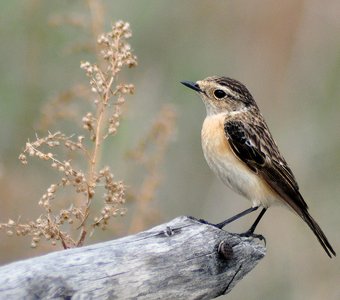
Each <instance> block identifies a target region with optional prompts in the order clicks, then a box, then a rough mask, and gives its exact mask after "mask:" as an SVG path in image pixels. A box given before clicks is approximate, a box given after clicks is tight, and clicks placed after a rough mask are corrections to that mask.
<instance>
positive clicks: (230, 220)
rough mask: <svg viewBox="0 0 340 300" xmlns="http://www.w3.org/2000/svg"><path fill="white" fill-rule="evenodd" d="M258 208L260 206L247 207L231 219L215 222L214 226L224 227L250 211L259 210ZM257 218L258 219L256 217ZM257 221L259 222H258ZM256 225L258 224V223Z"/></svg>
mask: <svg viewBox="0 0 340 300" xmlns="http://www.w3.org/2000/svg"><path fill="white" fill-rule="evenodd" d="M258 208H259V207H258V206H255V207H250V208H248V209H246V210H244V211H242V212H240V213H239V214H237V215H235V216H233V217H231V218H229V219H227V220H225V221H223V222H221V223H218V224H215V225H214V226H215V227H217V228H219V229H222V228H223V227H224V226H225V225H227V224H229V223H231V222H233V221H235V220H237V219H239V218H241V217H243V216H245V215H247V214H249V213H251V212H253V211H255V210H257V209H258ZM261 213H262V212H261ZM256 220H257V219H256ZM259 221H260V220H259ZM257 223H258V222H257ZM256 225H257V224H256ZM256 225H255V227H256ZM253 226H254V225H253ZM253 226H252V227H253ZM254 229H255V228H254Z"/></svg>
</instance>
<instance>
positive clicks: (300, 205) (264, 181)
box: [181, 76, 336, 257]
mask: <svg viewBox="0 0 340 300" xmlns="http://www.w3.org/2000/svg"><path fill="white" fill-rule="evenodd" d="M181 83H182V84H184V85H185V86H187V87H189V88H191V89H193V90H194V91H196V92H197V93H198V94H199V95H200V96H201V98H202V100H203V102H204V104H205V107H206V110H207V116H206V118H205V120H204V123H203V127H202V132H201V137H202V148H203V152H204V156H205V159H206V161H207V163H208V165H209V166H210V168H211V169H212V170H213V171H214V173H215V174H216V175H217V176H218V177H219V178H220V179H221V180H222V182H223V183H224V184H225V185H227V186H229V187H230V188H231V189H232V190H234V191H235V192H237V193H239V194H241V195H243V196H244V197H246V198H247V199H249V200H250V201H251V203H252V207H251V208H249V209H247V210H245V211H243V212H241V213H239V214H237V215H236V216H234V217H232V218H230V219H228V220H226V221H224V222H222V223H219V224H217V225H216V226H217V227H219V228H223V227H224V226H225V225H226V224H228V223H230V222H232V221H234V220H236V219H238V218H240V217H242V216H244V215H246V214H248V213H250V212H252V211H255V210H256V209H258V208H259V207H262V211H261V212H260V214H259V216H258V217H257V219H256V220H255V222H254V224H253V225H252V226H251V228H250V229H249V230H248V231H247V233H246V234H248V235H251V234H253V232H254V230H255V228H256V226H257V224H258V222H259V221H260V219H261V218H262V217H263V215H264V213H265V212H266V210H267V208H268V207H269V206H271V205H272V204H283V205H285V206H287V207H288V208H290V209H291V210H293V211H294V212H295V213H297V214H298V215H299V216H300V217H301V218H302V219H303V220H304V221H305V222H306V223H307V225H308V226H309V227H310V229H311V230H312V231H313V232H314V234H315V236H316V237H317V239H318V240H319V242H320V244H321V245H322V247H323V249H324V250H325V251H326V253H327V255H328V256H329V257H332V255H334V256H335V255H336V253H335V251H334V250H333V248H332V246H331V244H330V243H329V242H328V240H327V237H326V236H325V234H324V233H323V231H322V230H321V228H320V226H319V225H318V224H317V223H316V221H315V220H314V219H313V218H312V216H311V215H310V214H309V212H308V206H307V204H306V202H305V201H304V199H303V198H302V196H301V194H300V192H299V186H298V184H297V182H296V180H295V177H294V175H293V173H292V171H291V169H290V168H289V167H288V164H287V163H286V161H285V159H284V158H283V156H282V155H281V153H280V151H279V149H278V147H277V145H276V143H275V141H274V139H273V137H272V135H271V133H270V132H269V129H268V126H267V124H266V122H265V120H264V118H263V116H262V114H261V112H260V110H259V108H258V106H257V104H256V102H255V100H254V98H253V96H252V95H251V94H250V92H249V91H248V89H247V88H246V87H245V86H244V85H243V84H242V83H240V82H239V81H237V80H234V79H231V78H228V77H219V76H213V77H208V78H206V79H204V80H200V81H197V82H196V83H194V82H190V81H182V82H181Z"/></svg>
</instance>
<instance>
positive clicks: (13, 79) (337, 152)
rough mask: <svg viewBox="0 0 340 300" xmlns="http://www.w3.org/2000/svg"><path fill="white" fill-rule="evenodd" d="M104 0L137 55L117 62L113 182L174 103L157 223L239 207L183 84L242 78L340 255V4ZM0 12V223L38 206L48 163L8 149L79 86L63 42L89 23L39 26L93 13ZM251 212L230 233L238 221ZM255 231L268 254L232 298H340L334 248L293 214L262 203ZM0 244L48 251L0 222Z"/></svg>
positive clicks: (24, 5) (22, 5)
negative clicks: (131, 88)
mask: <svg viewBox="0 0 340 300" xmlns="http://www.w3.org/2000/svg"><path fill="white" fill-rule="evenodd" d="M104 5H105V19H104V23H105V28H106V30H109V29H110V24H111V22H112V21H114V20H118V19H123V20H125V21H128V22H130V24H131V28H132V31H133V37H132V40H131V41H130V42H131V45H132V47H133V49H134V52H135V54H136V55H137V56H138V62H139V66H138V68H136V69H133V70H131V71H128V72H127V73H126V77H127V78H129V81H131V82H133V83H134V84H135V86H136V95H135V96H133V97H130V98H129V104H128V113H127V115H126V116H125V117H124V120H123V125H122V127H121V129H120V132H119V134H118V135H117V137H116V138H114V139H112V143H111V144H110V146H109V147H108V149H107V151H106V152H105V153H106V155H105V157H104V158H103V160H104V161H108V162H112V165H113V169H114V173H115V175H116V177H117V178H118V179H120V178H122V179H125V180H128V178H129V176H130V175H129V174H130V173H131V172H132V171H133V169H131V168H132V167H131V166H130V167H126V161H125V160H123V159H122V156H123V155H124V153H125V152H126V151H127V150H128V149H130V148H131V147H133V145H136V143H137V142H138V140H139V138H140V137H141V136H143V134H145V132H147V130H148V128H149V127H150V124H151V121H152V120H153V119H154V118H155V116H156V115H157V112H158V111H159V109H160V108H161V107H162V105H163V104H165V103H171V104H173V105H174V106H175V108H176V110H177V113H178V116H177V129H176V132H175V135H174V138H173V139H172V142H171V145H170V147H169V150H168V152H167V155H166V157H165V162H164V165H163V166H162V179H163V183H162V185H161V187H160V189H159V190H158V193H157V197H156V199H155V201H154V205H155V206H156V207H157V209H159V213H160V216H161V217H160V218H159V219H158V221H157V223H162V222H165V221H167V220H170V219H171V218H174V217H176V216H179V215H192V216H196V217H199V218H205V219H207V220H209V221H210V222H219V221H221V220H224V219H225V218H227V217H229V216H232V215H234V214H236V213H237V212H240V211H241V210H244V209H246V208H248V207H249V202H247V201H246V200H245V199H243V198H242V197H240V196H238V195H236V194H235V193H233V192H231V191H230V190H229V189H227V188H226V187H225V186H224V185H223V184H222V183H220V182H219V180H218V179H217V178H216V177H215V176H214V175H213V174H212V172H211V171H210V170H209V168H208V166H207V164H206V162H205V160H204V157H203V154H202V150H201V145H200V127H201V124H202V121H203V119H204V116H205V109H204V106H203V104H202V103H201V101H200V99H198V97H197V96H195V95H194V94H193V93H192V92H190V91H188V90H187V89H186V88H184V87H183V86H181V85H180V84H179V81H181V80H192V81H195V80H199V79H202V78H204V77H207V76H210V75H227V76H229V77H233V78H236V79H239V80H240V81H242V82H243V83H245V84H246V85H247V87H248V88H249V90H250V91H251V93H252V94H253V96H254V97H255V99H256V101H257V103H258V105H259V106H260V108H261V110H262V113H263V114H264V116H265V118H266V120H267V122H268V125H269V127H270V128H271V131H272V133H273V135H274V137H275V139H276V141H277V143H278V145H279V147H280V149H281V151H282V153H283V154H284V156H285V158H286V160H287V161H288V163H289V164H290V166H291V168H292V169H293V171H294V173H295V175H296V178H297V180H298V182H299V185H300V188H301V192H302V194H303V195H304V197H305V199H306V201H307V203H308V204H309V206H310V211H311V214H312V215H313V216H314V217H315V218H316V220H317V221H318V222H319V223H320V225H321V227H322V228H323V229H324V231H325V232H326V234H327V236H328V237H329V239H330V241H331V243H332V244H333V246H334V249H335V250H336V251H337V252H338V253H339V252H340V251H339V249H340V233H339V230H340V218H339V213H340V202H339V194H340V134H339V132H340V121H339V120H340V118H339V113H340V84H339V83H340V2H339V1H337V0H329V1H317V0H311V1H301V0H288V1H274V0H270V1H269V0H265V1H259V0H255V1H245V0H242V1H201V0H200V1H198V0H197V1H179V0H173V1H159V0H152V1H151V0H147V1H146V0H145V1H132V0H120V1H118V0H115V1H104ZM0 11H1V12H0V38H1V46H0V68H1V74H2V76H1V80H0V120H1V126H0V137H1V141H2V142H1V143H0V187H1V189H0V193H1V194H0V202H1V210H0V221H1V222H6V221H7V220H8V218H13V219H16V218H17V217H18V216H19V215H20V216H21V220H22V221H25V220H27V219H30V218H36V217H37V216H38V215H39V214H40V213H41V210H40V209H39V208H38V205H37V199H39V197H40V196H41V195H42V193H44V191H45V189H46V186H48V184H49V183H50V182H51V181H53V178H54V177H53V176H54V173H53V171H51V170H50V169H49V168H45V167H44V164H43V163H41V162H39V161H36V160H34V161H32V162H31V163H30V165H31V166H30V167H24V166H22V165H21V164H20V162H19V161H18V160H17V157H18V155H19V153H20V151H21V149H22V147H23V146H24V144H25V142H26V140H27V138H29V137H31V138H34V134H35V132H36V128H35V124H36V121H37V120H38V119H39V118H40V115H41V112H40V110H41V106H42V105H43V104H44V103H45V102H46V101H47V99H48V98H49V97H51V96H53V95H56V94H58V93H59V92H60V91H62V90H65V89H67V88H69V87H70V86H72V85H73V84H75V83H77V82H82V83H86V78H85V76H84V74H83V72H82V71H81V70H80V69H79V62H80V60H83V59H90V60H92V61H93V60H94V58H93V57H91V56H89V55H88V54H86V53H74V54H68V53H67V48H68V46H70V45H72V43H77V42H79V43H81V42H84V41H87V40H88V39H89V37H88V33H86V32H84V30H83V29H80V28H73V27H70V26H61V27H55V26H49V25H48V23H49V20H50V18H51V17H53V16H55V15H58V14H61V15H62V14H66V15H74V16H78V15H80V16H81V15H89V11H88V7H87V4H86V2H85V1H66V0H59V1H41V0H25V1H18V0H14V1H1V10H0ZM65 49H66V50H65ZM73 130H74V128H71V127H70V128H67V133H70V134H71V133H72V132H73ZM127 183H128V182H127ZM132 209H133V208H132ZM128 214H129V213H128ZM254 218H255V215H252V216H249V217H246V218H243V219H242V220H240V221H238V222H236V223H234V224H232V225H230V226H229V227H228V228H227V230H230V231H235V232H242V231H245V230H246V229H248V227H249V226H250V224H252V222H253V220H254ZM257 232H258V233H262V234H263V235H265V236H266V238H267V256H266V257H265V259H264V260H263V261H261V263H260V264H259V265H258V266H257V267H256V268H255V269H254V270H253V271H252V272H251V273H250V274H249V275H248V276H247V277H246V278H245V279H244V280H242V281H241V282H240V283H239V284H238V285H237V286H236V287H235V288H234V290H233V291H232V292H231V294H229V295H228V296H227V297H228V299H310V300H318V299H339V298H340V263H339V259H338V258H336V259H332V260H330V259H329V258H328V257H327V256H326V254H325V253H324V252H323V250H322V248H321V246H320V245H319V244H318V242H317V240H316V239H315V238H314V236H313V234H312V233H311V232H310V230H309V229H308V228H307V226H306V225H305V224H304V223H303V222H302V221H300V220H299V219H298V218H297V217H296V216H295V215H293V214H291V213H290V212H289V211H287V210H285V209H282V208H272V209H270V210H269V212H268V213H267V214H266V216H265V218H264V219H263V221H262V222H261V223H260V225H259V227H258V229H257ZM122 234H124V233H122ZM110 238H112V236H108V235H105V236H103V237H102V238H100V237H98V238H96V239H93V240H91V242H96V241H100V240H102V239H110ZM0 241H1V244H0V264H5V263H8V262H11V261H15V260H18V259H22V258H26V257H32V256H36V255H39V254H41V253H45V252H47V251H51V248H50V247H48V246H45V247H46V248H44V247H40V248H39V249H36V250H33V249H31V248H30V247H29V244H30V241H29V239H22V238H9V237H7V236H6V235H5V233H3V232H0ZM222 298H223V297H222ZM222 298H221V299H222Z"/></svg>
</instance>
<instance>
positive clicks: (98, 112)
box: [0, 1, 137, 248]
mask: <svg viewBox="0 0 340 300" xmlns="http://www.w3.org/2000/svg"><path fill="white" fill-rule="evenodd" d="M90 2H91V1H90ZM130 37H131V31H130V26H129V24H128V23H126V22H123V21H118V22H116V23H115V24H114V25H113V26H112V30H111V31H110V32H108V33H106V34H101V35H100V36H99V38H98V41H97V43H98V49H100V56H101V58H102V61H101V62H100V63H98V64H92V63H90V62H82V63H81V68H82V69H83V70H84V71H85V73H86V75H87V77H88V78H89V84H90V88H91V91H92V93H93V94H94V95H95V97H94V100H93V107H94V111H88V112H87V113H86V114H85V115H84V116H83V117H82V123H83V128H84V129H85V130H86V131H87V134H84V135H72V136H68V135H66V134H64V133H62V132H59V131H58V132H55V133H49V134H48V135H47V136H46V137H42V138H41V137H38V136H36V139H35V141H28V142H27V143H26V147H25V149H24V151H23V153H21V154H20V156H19V159H20V161H21V162H22V163H23V164H27V162H28V160H27V159H28V157H37V158H39V159H41V160H44V161H46V162H48V163H49V164H50V166H51V167H52V168H53V169H55V170H57V171H58V172H59V174H60V175H61V179H60V180H59V181H58V182H55V183H53V184H51V185H50V186H49V187H48V188H47V190H46V192H45V193H44V195H43V196H42V197H41V199H40V200H39V205H40V206H41V207H42V208H43V210H44V212H43V214H42V215H41V216H39V218H37V219H36V220H35V221H30V222H27V223H21V222H20V220H17V221H14V220H12V219H10V220H9V221H8V222H7V223H1V224H0V229H4V230H6V232H7V234H8V235H9V236H12V235H14V234H16V235H18V236H26V235H29V236H31V237H32V242H31V246H32V247H36V246H37V245H38V243H39V242H40V241H41V239H46V240H50V241H51V243H52V245H55V244H56V243H57V241H60V242H61V244H62V245H63V247H64V248H70V247H76V246H81V245H83V243H84V240H85V238H86V236H87V235H88V231H89V229H90V228H92V229H93V228H95V227H100V228H102V229H105V228H106V226H107V224H108V222H109V220H110V218H111V217H114V216H117V215H123V214H124V213H125V211H126V209H125V207H124V206H123V204H124V203H125V185H124V184H123V182H122V181H119V180H118V181H117V180H115V179H114V175H113V173H112V171H111V169H110V167H108V166H104V167H101V166H100V156H101V155H100V153H101V149H102V147H103V142H104V140H105V139H107V138H108V137H109V136H114V135H115V134H116V132H117V129H118V127H119V124H120V116H121V111H122V110H121V108H122V105H123V104H124V103H125V97H126V95H131V94H133V92H134V86H133V85H132V84H127V83H121V82H119V81H118V79H117V75H118V73H119V72H121V70H122V69H123V68H125V67H128V68H131V67H134V66H136V65H137V59H136V56H135V55H133V54H132V51H131V47H130V45H129V44H128V43H127V40H128V39H129V38H130ZM57 102H58V101H55V103H57ZM56 148H62V149H63V150H66V152H76V153H77V154H78V155H79V156H80V157H82V159H83V160H85V161H87V162H88V169H87V170H86V171H84V170H81V169H77V167H76V166H75V163H74V161H73V160H70V159H60V158H59V156H58V155H57V154H56ZM67 186H68V187H72V188H73V190H74V192H75V196H74V201H71V203H70V205H69V207H68V208H63V209H61V210H60V211H59V212H57V213H56V212H55V211H54V207H53V202H54V201H55V198H56V196H57V193H58V191H59V190H60V189H63V188H65V187H67ZM100 186H102V187H104V190H105V192H104V193H102V195H100V193H98V196H97V197H101V198H102V199H103V208H102V210H101V212H100V213H99V214H98V215H97V216H94V217H93V220H92V221H91V219H90V206H91V202H92V200H93V199H94V196H95V195H96V192H97V190H98V187H100ZM71 198H72V197H71ZM77 198H80V201H75V199H77ZM67 224H69V225H70V224H71V225H72V224H75V226H77V228H78V229H79V230H80V231H79V234H78V236H77V237H74V236H73V235H72V234H71V233H70V232H69V231H67V230H66V229H65V228H66V227H65V226H66V225H67Z"/></svg>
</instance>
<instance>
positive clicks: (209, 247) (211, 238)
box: [0, 217, 265, 300]
mask: <svg viewBox="0 0 340 300" xmlns="http://www.w3.org/2000/svg"><path fill="white" fill-rule="evenodd" d="M264 255H265V246H264V245H263V242H262V241H260V240H259V239H257V238H254V237H243V236H240V235H238V234H232V233H228V232H225V231H223V230H220V229H217V228H216V227H213V226H211V225H209V224H204V223H202V222H200V221H198V220H196V219H193V218H189V217H178V218H176V219H174V220H172V221H170V222H168V223H165V224H162V225H159V226H157V227H154V228H152V229H150V230H147V231H144V232H141V233H138V234H136V235H131V236H127V237H124V238H121V239H117V240H113V241H109V242H104V243H100V244H95V245H91V246H87V247H82V248H76V249H70V250H64V251H59V252H54V253H51V254H48V255H44V256H41V257H37V258H32V259H28V260H24V261H19V262H15V263H12V264H9V265H6V266H3V267H0V299H6V300H9V299H211V298H215V297H218V296H220V295H223V294H226V293H228V292H230V291H231V289H232V288H233V287H234V286H235V285H236V283H237V282H238V281H240V280H241V279H242V278H243V277H244V276H245V275H246V274H247V273H248V272H249V271H251V270H252V269H253V268H254V267H255V266H256V264H257V263H258V262H259V260H260V259H261V258H263V257H264Z"/></svg>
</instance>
